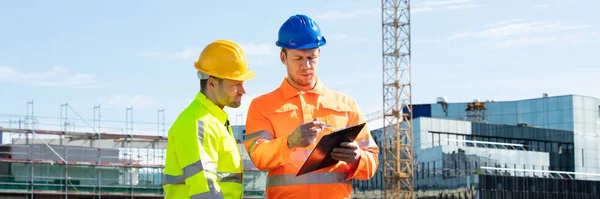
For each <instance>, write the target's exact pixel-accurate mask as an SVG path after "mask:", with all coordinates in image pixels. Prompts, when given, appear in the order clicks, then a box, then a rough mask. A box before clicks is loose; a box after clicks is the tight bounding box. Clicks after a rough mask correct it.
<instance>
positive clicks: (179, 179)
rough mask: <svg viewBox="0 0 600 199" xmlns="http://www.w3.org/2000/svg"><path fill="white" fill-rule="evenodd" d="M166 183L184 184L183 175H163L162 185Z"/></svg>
mask: <svg viewBox="0 0 600 199" xmlns="http://www.w3.org/2000/svg"><path fill="white" fill-rule="evenodd" d="M167 184H173V185H175V184H185V177H183V175H180V176H173V175H167V174H165V175H163V185H167Z"/></svg>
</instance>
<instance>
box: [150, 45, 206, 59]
mask: <svg viewBox="0 0 600 199" xmlns="http://www.w3.org/2000/svg"><path fill="white" fill-rule="evenodd" d="M200 52H201V50H198V49H197V48H184V49H182V50H180V51H177V52H156V51H146V50H144V51H140V52H139V53H138V55H140V56H142V57H166V58H170V59H177V60H190V59H196V56H198V55H200V54H199V53H200Z"/></svg>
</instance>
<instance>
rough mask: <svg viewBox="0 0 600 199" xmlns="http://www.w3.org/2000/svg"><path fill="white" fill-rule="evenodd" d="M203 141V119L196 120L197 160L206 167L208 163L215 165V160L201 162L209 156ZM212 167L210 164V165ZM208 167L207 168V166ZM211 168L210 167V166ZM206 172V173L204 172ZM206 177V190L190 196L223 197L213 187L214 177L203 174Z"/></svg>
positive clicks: (208, 158)
mask: <svg viewBox="0 0 600 199" xmlns="http://www.w3.org/2000/svg"><path fill="white" fill-rule="evenodd" d="M203 143H204V121H202V120H198V148H199V149H200V160H199V162H200V163H201V164H202V165H203V166H206V167H208V166H209V165H217V164H216V163H215V162H203V161H205V160H210V157H209V156H208V154H206V152H204V147H203V146H202V144H203ZM211 167H212V166H211ZM207 169H208V168H207ZM211 169H212V168H211ZM213 172H214V174H216V173H217V172H216V166H214V170H213ZM205 174H206V173H205ZM204 177H206V181H207V182H206V183H207V184H208V192H206V193H202V194H196V195H194V196H192V198H206V197H207V198H223V194H221V191H220V190H217V189H216V187H215V179H214V178H213V177H212V175H204Z"/></svg>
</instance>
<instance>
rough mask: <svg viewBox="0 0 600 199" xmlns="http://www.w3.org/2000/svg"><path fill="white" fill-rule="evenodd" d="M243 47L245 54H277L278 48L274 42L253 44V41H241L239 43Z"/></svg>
mask: <svg viewBox="0 0 600 199" xmlns="http://www.w3.org/2000/svg"><path fill="white" fill-rule="evenodd" d="M240 45H241V46H242V48H243V49H244V53H246V55H273V56H274V55H277V54H278V53H279V48H277V46H275V44H274V43H273V44H255V43H242V44H240Z"/></svg>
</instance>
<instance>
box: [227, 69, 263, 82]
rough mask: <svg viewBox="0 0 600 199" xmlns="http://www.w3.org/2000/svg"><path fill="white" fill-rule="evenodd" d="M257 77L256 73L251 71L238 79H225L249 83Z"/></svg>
mask: <svg viewBox="0 0 600 199" xmlns="http://www.w3.org/2000/svg"><path fill="white" fill-rule="evenodd" d="M255 77H256V73H255V72H254V71H251V70H247V71H246V73H244V74H243V75H240V76H237V77H225V79H231V80H237V81H247V80H251V79H254V78H255Z"/></svg>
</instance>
